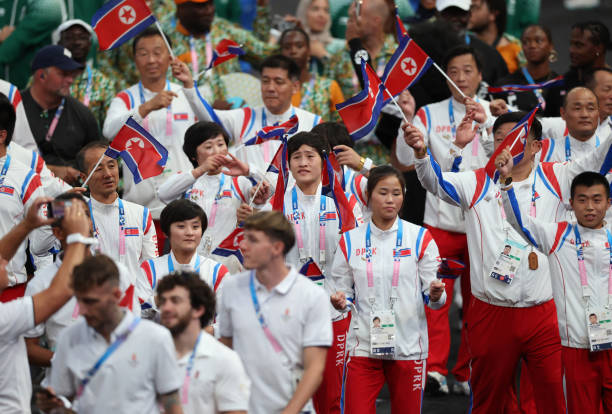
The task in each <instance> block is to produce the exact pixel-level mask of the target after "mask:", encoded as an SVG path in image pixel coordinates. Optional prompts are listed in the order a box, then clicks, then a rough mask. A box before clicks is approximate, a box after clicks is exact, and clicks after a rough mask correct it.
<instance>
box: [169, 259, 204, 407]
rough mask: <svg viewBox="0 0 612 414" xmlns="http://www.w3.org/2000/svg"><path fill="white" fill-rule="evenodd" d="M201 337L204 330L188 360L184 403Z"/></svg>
mask: <svg viewBox="0 0 612 414" xmlns="http://www.w3.org/2000/svg"><path fill="white" fill-rule="evenodd" d="M168 257H169V255H168ZM201 337H202V332H200V334H199V335H198V339H196V342H195V345H194V346H193V351H191V355H189V361H187V371H186V372H185V380H184V381H183V387H182V389H181V394H182V398H181V402H182V404H183V405H184V404H187V403H188V402H189V383H190V382H191V370H192V369H193V361H194V360H195V355H196V351H197V349H198V344H199V343H200V338H201Z"/></svg>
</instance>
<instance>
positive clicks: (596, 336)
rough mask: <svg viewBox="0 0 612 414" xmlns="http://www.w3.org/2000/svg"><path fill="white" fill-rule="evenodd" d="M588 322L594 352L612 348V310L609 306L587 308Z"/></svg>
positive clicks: (591, 346)
mask: <svg viewBox="0 0 612 414" xmlns="http://www.w3.org/2000/svg"><path fill="white" fill-rule="evenodd" d="M586 324H587V332H588V335H589V346H590V348H591V351H592V352H596V351H604V350H607V349H612V311H611V310H610V309H609V308H608V307H604V308H598V309H594V310H588V309H587V311H586Z"/></svg>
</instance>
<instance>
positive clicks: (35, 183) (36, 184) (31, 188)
mask: <svg viewBox="0 0 612 414" xmlns="http://www.w3.org/2000/svg"><path fill="white" fill-rule="evenodd" d="M40 187H42V183H41V182H40V175H38V174H34V175H33V176H32V180H30V184H28V188H27V189H26V191H25V194H23V196H22V198H21V201H22V202H23V204H26V203H27V202H28V200H29V199H30V197H31V196H32V194H33V193H34V192H35V191H36V190H38V189H39V188H40Z"/></svg>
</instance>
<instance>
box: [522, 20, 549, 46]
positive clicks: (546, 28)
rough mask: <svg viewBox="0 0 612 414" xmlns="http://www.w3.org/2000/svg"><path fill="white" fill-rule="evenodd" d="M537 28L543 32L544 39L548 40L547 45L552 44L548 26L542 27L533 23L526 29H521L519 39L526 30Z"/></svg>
mask: <svg viewBox="0 0 612 414" xmlns="http://www.w3.org/2000/svg"><path fill="white" fill-rule="evenodd" d="M534 27H537V28H538V29H540V30H542V31H543V32H544V34H545V35H546V38H547V39H548V43H550V44H552V42H553V37H552V32H551V31H550V29H549V28H548V26H544V25H543V24H539V23H533V24H530V25H528V26H527V27H525V28H524V29H523V32H522V33H521V39H522V38H523V36H524V35H525V32H526V31H527V30H528V29H531V28H534Z"/></svg>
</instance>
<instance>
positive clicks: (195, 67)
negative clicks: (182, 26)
mask: <svg viewBox="0 0 612 414" xmlns="http://www.w3.org/2000/svg"><path fill="white" fill-rule="evenodd" d="M189 52H190V54H191V70H192V71H193V76H195V75H196V74H198V73H200V65H199V62H198V52H197V51H196V47H195V41H194V40H193V36H189Z"/></svg>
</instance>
